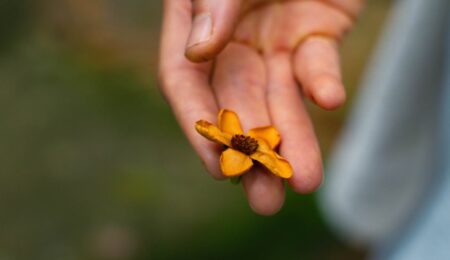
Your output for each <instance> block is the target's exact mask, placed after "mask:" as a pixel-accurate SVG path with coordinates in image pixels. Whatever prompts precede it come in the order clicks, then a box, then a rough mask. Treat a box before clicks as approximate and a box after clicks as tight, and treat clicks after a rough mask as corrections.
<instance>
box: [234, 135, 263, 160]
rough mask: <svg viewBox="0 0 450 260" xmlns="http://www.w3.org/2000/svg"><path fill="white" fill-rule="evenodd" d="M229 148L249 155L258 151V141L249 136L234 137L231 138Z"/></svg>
mask: <svg viewBox="0 0 450 260" xmlns="http://www.w3.org/2000/svg"><path fill="white" fill-rule="evenodd" d="M231 147H233V148H234V149H236V150H238V151H241V152H243V153H245V154H246V155H251V154H252V153H254V152H256V149H258V141H256V139H254V138H251V137H250V136H245V135H234V136H233V138H231Z"/></svg>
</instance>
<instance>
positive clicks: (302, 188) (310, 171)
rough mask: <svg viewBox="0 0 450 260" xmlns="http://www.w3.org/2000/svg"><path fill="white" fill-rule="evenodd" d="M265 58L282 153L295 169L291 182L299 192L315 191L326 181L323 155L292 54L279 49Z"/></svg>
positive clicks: (271, 113) (270, 103) (293, 187)
mask: <svg viewBox="0 0 450 260" xmlns="http://www.w3.org/2000/svg"><path fill="white" fill-rule="evenodd" d="M265 59H266V64H267V71H268V72H269V73H268V75H269V77H268V80H269V83H268V103H269V108H270V115H271V118H272V122H274V124H275V127H276V128H277V129H278V130H279V132H280V134H281V138H282V140H281V145H280V154H281V155H282V156H283V157H284V158H286V159H287V160H288V161H289V162H290V163H291V165H292V168H293V169H294V175H293V176H292V178H291V179H289V184H290V185H291V187H292V189H293V190H294V191H296V192H298V193H310V192H313V191H314V190H316V189H317V188H318V187H319V186H320V183H321V182H322V159H321V155H320V149H319V145H318V143H317V138H316V136H315V133H314V129H313V125H312V123H311V120H310V118H309V116H308V113H307V111H306V110H305V107H304V105H303V100H302V97H301V95H300V91H299V89H298V87H297V84H296V82H295V80H294V78H293V76H292V66H291V62H290V55H289V54H288V53H278V54H274V55H272V56H268V57H266V58H265Z"/></svg>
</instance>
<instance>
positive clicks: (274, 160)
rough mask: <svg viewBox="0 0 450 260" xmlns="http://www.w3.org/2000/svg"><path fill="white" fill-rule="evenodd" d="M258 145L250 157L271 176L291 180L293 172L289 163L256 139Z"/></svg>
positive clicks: (263, 142)
mask: <svg viewBox="0 0 450 260" xmlns="http://www.w3.org/2000/svg"><path fill="white" fill-rule="evenodd" d="M258 144H259V145H258V150H257V151H256V152H255V153H253V154H252V155H250V157H251V158H252V159H253V160H256V161H258V162H260V163H262V164H263V165H264V166H265V167H266V168H267V169H269V170H270V171H271V172H272V173H273V174H275V175H277V176H279V177H281V178H284V179H289V178H291V177H292V174H293V170H292V167H291V165H290V164H289V162H288V161H287V160H285V159H284V158H283V157H281V156H280V155H278V154H277V153H276V152H274V151H273V150H271V149H270V147H269V145H268V144H267V143H266V142H265V141H264V140H261V139H258Z"/></svg>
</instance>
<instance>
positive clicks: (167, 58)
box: [159, 0, 223, 179]
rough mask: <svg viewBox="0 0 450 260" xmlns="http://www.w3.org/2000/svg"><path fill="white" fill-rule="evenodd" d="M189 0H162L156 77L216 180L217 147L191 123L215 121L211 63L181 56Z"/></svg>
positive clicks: (215, 106) (215, 109) (215, 107)
mask: <svg viewBox="0 0 450 260" xmlns="http://www.w3.org/2000/svg"><path fill="white" fill-rule="evenodd" d="M191 8H192V7H191V2H190V1H189V0H166V1H164V21H163V27H162V35H161V49H160V68H159V70H160V71H159V73H160V74H159V77H160V84H161V91H162V93H163V94H164V96H165V97H166V99H167V101H168V102H169V104H170V106H171V107H172V110H173V112H174V114H175V116H176V118H177V121H178V122H179V124H180V125H181V128H182V130H183V132H184V133H185V135H186V136H187V138H188V140H189V142H190V143H191V145H192V146H193V148H194V149H195V151H196V152H197V154H198V155H199V156H200V158H201V160H202V161H203V163H204V165H205V167H206V168H207V170H208V171H209V172H210V173H211V175H212V176H213V177H214V178H216V179H221V178H223V175H222V173H221V171H220V168H219V156H218V150H217V149H218V146H217V145H216V144H214V143H211V142H210V141H208V140H206V139H204V138H203V137H201V136H200V135H199V134H198V133H197V132H196V131H195V128H194V126H195V122H196V121H197V120H199V119H205V120H208V121H211V122H215V120H216V119H215V118H216V115H217V111H218V108H217V104H216V101H215V98H214V95H213V93H212V91H211V89H210V86H209V82H208V75H209V71H210V69H211V64H210V63H206V64H194V63H191V62H190V61H188V60H187V59H186V57H185V56H184V46H185V42H186V40H187V37H188V34H189V31H190V27H191V11H192V10H191Z"/></svg>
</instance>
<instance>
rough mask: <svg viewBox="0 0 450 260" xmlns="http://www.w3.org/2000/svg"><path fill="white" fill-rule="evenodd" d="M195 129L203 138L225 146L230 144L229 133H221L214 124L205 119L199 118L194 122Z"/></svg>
mask: <svg viewBox="0 0 450 260" xmlns="http://www.w3.org/2000/svg"><path fill="white" fill-rule="evenodd" d="M195 130H197V132H198V133H199V134H201V135H203V136H204V137H205V138H207V139H209V140H211V141H213V142H216V143H219V144H223V145H226V146H231V135H229V134H227V133H223V132H222V131H220V129H219V128H217V127H216V126H215V125H213V124H211V123H210V122H208V121H205V120H199V121H197V122H196V123H195Z"/></svg>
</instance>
